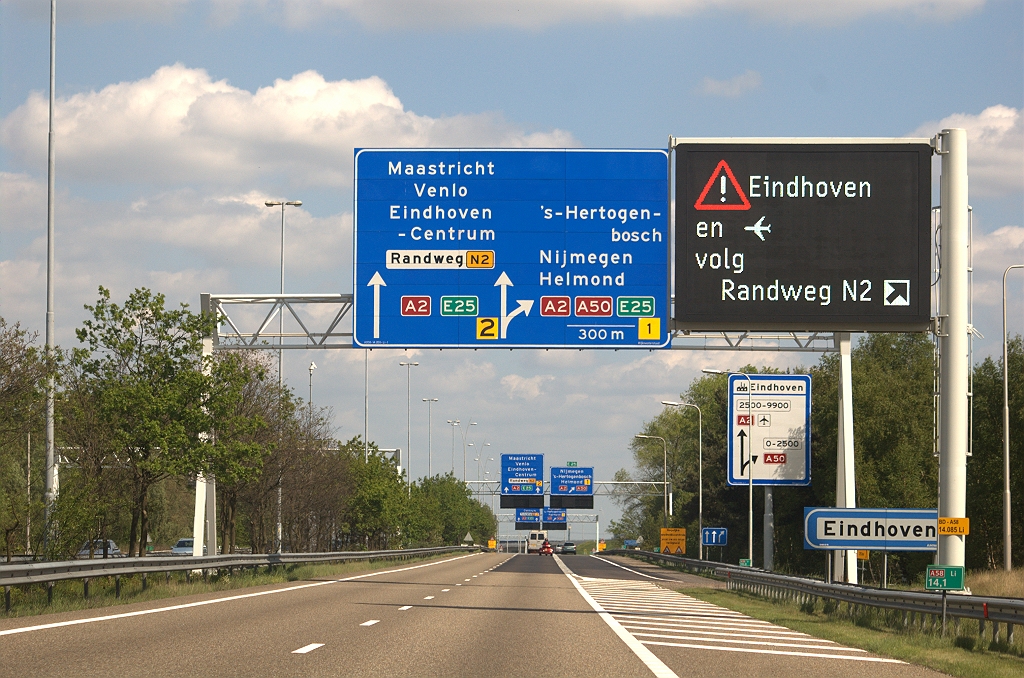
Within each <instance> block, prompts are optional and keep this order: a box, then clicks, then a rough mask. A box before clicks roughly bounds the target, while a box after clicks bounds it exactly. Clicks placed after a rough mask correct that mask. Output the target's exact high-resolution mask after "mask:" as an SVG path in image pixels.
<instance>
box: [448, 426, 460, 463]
mask: <svg viewBox="0 0 1024 678" xmlns="http://www.w3.org/2000/svg"><path fill="white" fill-rule="evenodd" d="M448 425H449V426H451V427H452V475H453V476H454V475H455V427H456V426H458V425H459V420H458V419H449V420H448Z"/></svg>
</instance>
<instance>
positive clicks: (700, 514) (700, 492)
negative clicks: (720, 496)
mask: <svg viewBox="0 0 1024 678" xmlns="http://www.w3.org/2000/svg"><path fill="white" fill-rule="evenodd" d="M661 404H662V405H668V406H670V407H692V408H693V409H695V410H697V533H698V534H699V535H700V539H699V540H698V541H697V558H698V559H700V560H704V413H703V412H701V411H700V407H698V406H697V405H695V404H693V403H677V402H673V401H671V400H662V401H661Z"/></svg>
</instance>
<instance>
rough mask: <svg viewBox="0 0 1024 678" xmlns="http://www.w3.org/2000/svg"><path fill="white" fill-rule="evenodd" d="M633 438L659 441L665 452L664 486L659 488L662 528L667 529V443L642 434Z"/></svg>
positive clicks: (659, 438) (658, 437)
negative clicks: (662, 505)
mask: <svg viewBox="0 0 1024 678" xmlns="http://www.w3.org/2000/svg"><path fill="white" fill-rule="evenodd" d="M634 437H635V438H650V439H653V440H660V441H661V444H662V446H663V447H664V448H665V450H664V451H665V466H664V469H663V474H664V477H663V478H662V481H663V483H664V484H663V485H662V488H661V494H662V500H663V501H664V504H665V506H664V508H665V514H664V516H663V518H662V523H663V524H664V525H663V526H664V527H668V443H667V442H665V439H664V438H662V437H661V436H647V435H643V434H639V433H638V434H637V435H636V436H634Z"/></svg>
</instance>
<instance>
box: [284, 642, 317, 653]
mask: <svg viewBox="0 0 1024 678" xmlns="http://www.w3.org/2000/svg"><path fill="white" fill-rule="evenodd" d="M323 646H324V644H323V643H310V644H309V645H303V646H302V647H300V648H299V649H298V650H292V654H306V653H307V652H312V651H313V650H315V649H317V648H318V647H323Z"/></svg>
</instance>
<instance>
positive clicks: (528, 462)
mask: <svg viewBox="0 0 1024 678" xmlns="http://www.w3.org/2000/svg"><path fill="white" fill-rule="evenodd" d="M501 493H502V494H506V495H509V494H511V495H514V494H544V455H543V454H503V455H501Z"/></svg>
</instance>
